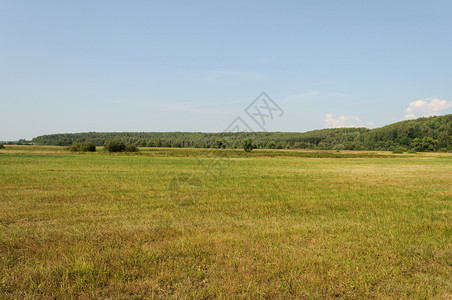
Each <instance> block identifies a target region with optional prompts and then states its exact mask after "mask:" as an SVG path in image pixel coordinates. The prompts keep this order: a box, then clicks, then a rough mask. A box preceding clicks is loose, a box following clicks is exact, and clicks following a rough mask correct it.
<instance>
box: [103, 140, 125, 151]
mask: <svg viewBox="0 0 452 300" xmlns="http://www.w3.org/2000/svg"><path fill="white" fill-rule="evenodd" d="M104 148H105V150H106V151H108V152H124V151H125V150H126V144H124V143H123V142H119V141H108V142H105V144H104Z"/></svg>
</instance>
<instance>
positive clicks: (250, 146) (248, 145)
mask: <svg viewBox="0 0 452 300" xmlns="http://www.w3.org/2000/svg"><path fill="white" fill-rule="evenodd" d="M242 146H243V150H245V152H250V151H251V150H253V149H254V145H253V141H252V140H251V139H246V140H244V141H243V145H242Z"/></svg>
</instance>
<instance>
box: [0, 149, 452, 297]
mask: <svg viewBox="0 0 452 300" xmlns="http://www.w3.org/2000/svg"><path fill="white" fill-rule="evenodd" d="M153 151H154V152H153ZM156 151H157V152H156ZM158 151H161V152H158ZM178 151H179V152H178ZM242 152H243V151H239V150H236V152H234V150H229V152H228V153H229V155H228V157H229V158H227V159H225V158H222V159H221V158H219V157H221V156H222V155H221V154H220V155H218V154H215V155H213V156H212V157H211V158H206V157H205V156H203V155H205V153H204V152H203V150H199V149H190V150H184V149H165V150H155V149H145V151H142V152H141V154H137V155H130V154H129V155H128V154H117V155H106V154H103V153H94V154H70V153H69V152H67V151H62V150H61V149H59V150H52V149H48V148H43V149H42V151H39V149H36V148H34V150H33V151H29V152H27V148H24V149H22V148H21V149H14V148H13V147H9V148H8V147H7V149H5V150H0V189H1V193H0V298H31V297H33V298H55V297H56V298H73V297H78V298H136V299H141V298H177V299H181V298H182V299H184V298H196V299H199V298H224V299H230V298H252V299H259V298H280V299H287V298H306V299H311V298H332V297H339V298H356V299H364V298H438V299H450V298H451V297H452V283H451V275H450V274H452V251H451V250H452V247H451V237H452V230H451V229H452V226H451V225H452V224H451V216H452V209H451V204H452V201H451V200H452V184H451V183H452V156H451V155H450V154H428V155H423V154H417V155H392V154H389V153H383V154H369V155H367V156H366V155H363V154H362V153H359V152H357V153H353V152H347V155H344V156H343V157H340V155H338V154H337V153H335V152H319V153H320V154H317V155H306V154H305V153H307V152H303V151H298V152H297V151H284V150H275V151H253V152H252V153H251V154H249V155H243V154H242ZM264 152H270V153H273V154H272V155H269V154H268V153H267V154H266V153H264ZM156 153H157V154H156ZM163 153H166V155H163ZM218 153H221V152H218ZM234 153H235V155H231V154H234ZM284 153H288V154H284ZM293 153H295V154H293ZM297 153H298V154H297ZM309 153H313V152H312V151H311V152H309ZM321 153H331V154H334V155H335V156H334V155H333V156H331V157H328V156H329V155H326V156H327V157H325V155H324V154H321ZM198 155H201V159H198V158H197V156H198ZM206 156H208V155H206ZM205 166H209V167H208V172H206V168H205Z"/></svg>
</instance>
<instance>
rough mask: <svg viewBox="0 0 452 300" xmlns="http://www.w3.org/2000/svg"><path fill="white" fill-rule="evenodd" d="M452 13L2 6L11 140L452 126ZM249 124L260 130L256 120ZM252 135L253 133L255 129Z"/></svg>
mask: <svg viewBox="0 0 452 300" xmlns="http://www.w3.org/2000/svg"><path fill="white" fill-rule="evenodd" d="M451 16H452V2H451V1H393V0H391V1H384V0H382V1H361V0H360V1H347V0H345V1H322V0H319V1H303V0H300V1H248V0H241V1H196V0H194V1H134V0H131V1H111V0H109V1H92V0H91V1H84V0H81V1H57V0H55V1H46V0H41V1H22V0H19V1H18V0H12V1H10V0H2V1H0V140H3V141H8V140H18V139H22V138H24V139H31V138H33V137H36V136H38V135H42V134H51V133H71V132H89V131H98V132H107V131H121V132H122V131H140V132H148V131H203V132H219V131H223V130H225V128H227V127H228V126H229V125H230V123H231V122H233V121H234V120H235V119H236V118H237V117H240V118H241V119H242V120H244V122H246V123H248V124H250V127H253V128H252V129H253V130H256V124H254V123H253V121H252V120H250V119H249V115H247V114H246V112H245V109H246V108H247V107H248V106H249V105H250V104H251V103H253V101H254V100H255V99H256V97H258V96H259V95H260V94H261V92H263V91H265V93H266V94H267V95H268V96H269V97H271V99H272V100H273V101H274V103H276V104H277V105H278V106H279V107H280V108H281V112H283V114H282V115H279V114H278V118H276V117H275V118H274V119H273V120H271V122H270V121H269V122H267V124H266V126H265V128H264V129H265V130H267V131H292V132H294V131H295V132H304V131H308V130H313V129H321V128H331V127H353V126H355V127H358V126H359V127H361V126H364V127H368V128H375V127H380V126H384V125H386V124H390V123H393V122H397V121H401V120H404V119H411V118H416V117H421V116H430V115H441V114H447V113H452V88H451V87H452V55H451V53H452V34H451V32H452V17H451ZM247 118H248V119H247ZM251 124H252V125H251Z"/></svg>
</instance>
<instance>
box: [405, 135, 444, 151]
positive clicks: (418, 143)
mask: <svg viewBox="0 0 452 300" xmlns="http://www.w3.org/2000/svg"><path fill="white" fill-rule="evenodd" d="M438 145H439V143H438V141H437V140H435V139H433V138H431V137H429V136H426V137H423V138H422V139H420V138H415V139H414V140H413V142H412V143H411V147H412V148H414V150H416V151H418V152H426V151H436V150H438Z"/></svg>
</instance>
